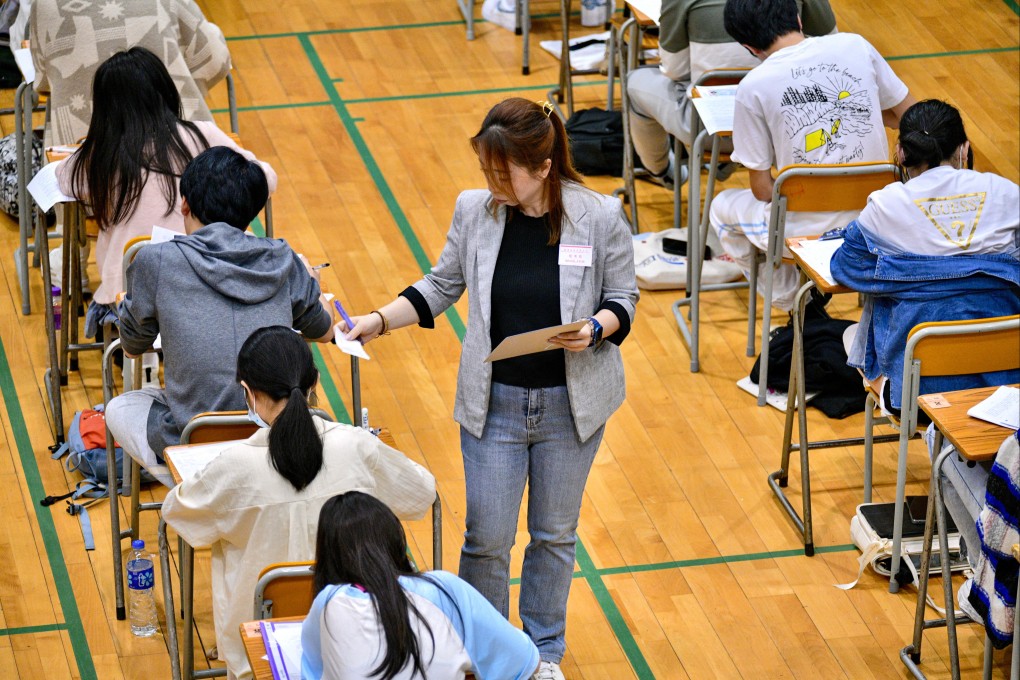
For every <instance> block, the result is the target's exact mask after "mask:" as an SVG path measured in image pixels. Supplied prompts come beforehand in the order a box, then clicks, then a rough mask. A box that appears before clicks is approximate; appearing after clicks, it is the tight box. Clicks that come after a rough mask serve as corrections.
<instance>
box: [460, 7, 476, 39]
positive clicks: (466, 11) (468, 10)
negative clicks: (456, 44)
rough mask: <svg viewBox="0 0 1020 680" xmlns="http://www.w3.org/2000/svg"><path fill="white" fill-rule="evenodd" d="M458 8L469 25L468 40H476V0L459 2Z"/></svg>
mask: <svg viewBox="0 0 1020 680" xmlns="http://www.w3.org/2000/svg"><path fill="white" fill-rule="evenodd" d="M457 7H458V8H459V9H460V13H461V16H463V17H464V22H465V23H466V24H467V39H468V40H474V39H475V0H457Z"/></svg>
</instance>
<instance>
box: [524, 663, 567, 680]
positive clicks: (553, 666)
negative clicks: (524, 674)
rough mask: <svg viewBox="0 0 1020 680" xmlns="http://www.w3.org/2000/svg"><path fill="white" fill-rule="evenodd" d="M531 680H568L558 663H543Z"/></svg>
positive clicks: (539, 665)
mask: <svg viewBox="0 0 1020 680" xmlns="http://www.w3.org/2000/svg"><path fill="white" fill-rule="evenodd" d="M531 680H566V678H564V677H563V671H561V670H560V665H559V664H558V663H553V662H552V661H542V662H541V663H539V664H538V670H537V671H535V674H534V675H532V676H531Z"/></svg>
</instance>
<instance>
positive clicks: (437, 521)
mask: <svg viewBox="0 0 1020 680" xmlns="http://www.w3.org/2000/svg"><path fill="white" fill-rule="evenodd" d="M432 568H433V569H442V568H443V502H442V500H441V499H440V498H439V493H438V492H437V493H436V500H435V502H434V503H432Z"/></svg>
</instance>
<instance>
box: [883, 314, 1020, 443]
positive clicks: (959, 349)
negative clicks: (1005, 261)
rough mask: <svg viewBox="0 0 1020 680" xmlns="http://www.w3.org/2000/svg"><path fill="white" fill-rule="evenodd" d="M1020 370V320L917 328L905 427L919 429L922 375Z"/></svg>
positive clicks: (906, 386) (908, 369)
mask: <svg viewBox="0 0 1020 680" xmlns="http://www.w3.org/2000/svg"><path fill="white" fill-rule="evenodd" d="M1012 369H1020V315H1014V316H1000V317H993V318H986V319H970V320H965V321H935V322H929V323H922V324H918V325H916V326H914V328H913V329H911V331H910V334H909V335H908V336H907V348H906V351H905V352H904V356H903V392H902V396H901V399H902V401H901V404H900V406H901V408H902V409H903V418H902V423H903V427H906V428H907V429H906V431H907V432H913V430H914V429H916V427H917V397H918V396H919V393H920V383H921V377H922V376H936V375H938V376H952V375H968V374H971V373H992V372H995V371H1007V370H1012Z"/></svg>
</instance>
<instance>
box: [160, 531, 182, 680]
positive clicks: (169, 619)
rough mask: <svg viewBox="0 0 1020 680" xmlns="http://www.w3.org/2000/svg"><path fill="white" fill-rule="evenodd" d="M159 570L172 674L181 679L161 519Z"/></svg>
mask: <svg viewBox="0 0 1020 680" xmlns="http://www.w3.org/2000/svg"><path fill="white" fill-rule="evenodd" d="M159 571H160V578H162V580H163V610H164V613H165V615H166V643H167V648H168V649H169V651H170V676H171V677H172V678H173V680H181V652H180V645H179V644H178V641H177V620H176V617H175V616H174V584H173V582H172V581H171V580H170V546H169V545H168V544H167V538H166V522H164V521H163V519H162V518H160V520H159Z"/></svg>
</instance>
